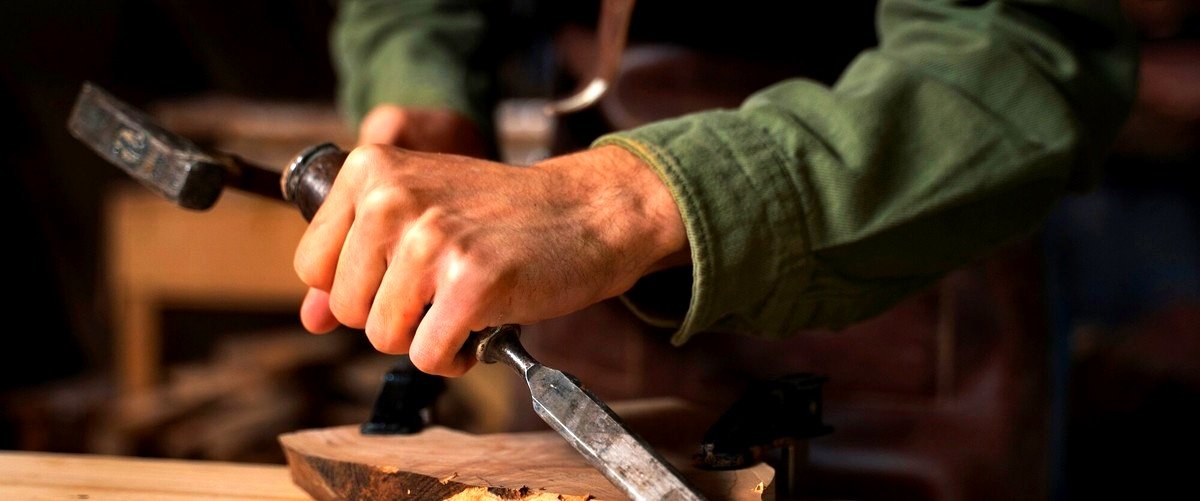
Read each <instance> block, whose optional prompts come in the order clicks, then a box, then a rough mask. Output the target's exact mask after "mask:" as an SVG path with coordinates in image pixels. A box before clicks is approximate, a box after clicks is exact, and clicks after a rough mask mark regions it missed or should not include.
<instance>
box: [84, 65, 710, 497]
mask: <svg viewBox="0 0 1200 501" xmlns="http://www.w3.org/2000/svg"><path fill="white" fill-rule="evenodd" d="M67 127H68V129H69V130H70V131H71V133H72V134H73V135H74V136H75V137H76V138H78V139H79V140H80V141H83V142H84V143H85V144H87V145H88V146H90V147H91V148H92V149H93V150H95V151H96V152H97V153H99V154H100V155H101V156H102V157H104V158H106V159H108V160H109V161H110V162H112V163H113V164H114V165H116V166H117V167H120V168H121V169H122V170H124V171H125V172H127V173H128V174H129V175H131V176H133V177H134V178H135V179H137V180H138V181H141V182H142V183H143V184H145V185H147V186H148V187H150V188H151V189H152V190H154V191H155V192H158V193H160V194H162V195H163V196H164V197H166V198H167V199H168V200H170V201H172V202H175V203H178V204H179V205H181V206H184V207H187V208H192V209H204V208H207V207H209V206H211V205H212V202H213V201H215V200H216V199H217V197H218V196H219V195H220V193H221V191H222V190H223V189H224V187H225V186H232V187H234V188H239V189H246V190H248V191H251V192H253V193H259V194H266V193H263V192H261V191H260V190H261V189H262V186H261V181H260V180H259V179H258V178H260V177H262V176H263V174H262V173H263V172H271V171H270V170H269V169H266V168H263V167H259V166H254V165H251V164H249V163H247V162H244V161H241V160H238V159H237V157H235V156H233V155H228V154H225V153H219V152H209V151H205V150H202V149H200V148H199V147H197V146H195V145H194V144H192V143H191V142H189V141H187V140H185V139H183V138H182V137H179V136H177V135H175V134H173V133H171V132H170V131H167V130H166V129H164V128H162V127H160V126H158V125H157V124H155V123H154V121H153V120H151V119H150V117H148V116H146V115H145V114H144V113H142V112H140V111H138V110H136V109H134V108H133V107H131V106H129V105H127V104H125V103H123V102H121V101H119V100H117V99H116V98H114V97H112V96H111V95H109V94H107V93H106V92H104V91H102V90H101V89H100V88H98V87H96V86H94V85H90V84H84V87H83V90H82V91H81V92H80V94H79V98H78V99H77V100H76V102H75V108H74V109H73V110H72V112H71V117H70V119H69V120H68V124H67ZM346 155H347V153H346V152H345V151H342V150H341V149H339V148H337V147H336V146H334V145H332V144H328V143H326V144H320V145H317V146H313V147H310V148H308V149H306V150H304V151H303V152H301V153H300V154H299V155H297V156H296V158H295V159H294V160H293V161H292V162H291V163H290V165H289V166H288V167H287V169H286V170H285V171H284V173H283V175H282V177H277V178H276V179H274V180H273V182H272V183H271V184H273V185H276V186H278V187H280V188H282V190H281V191H282V198H283V199H284V200H287V201H289V202H291V203H293V204H295V205H296V206H297V208H299V209H300V212H301V214H303V216H304V218H305V219H307V220H312V216H313V215H314V214H316V212H317V209H318V208H319V207H320V206H321V203H322V202H324V200H325V196H326V195H327V194H328V193H329V188H330V186H332V184H333V180H334V179H335V178H336V177H337V174H338V171H339V170H340V169H341V166H342V163H343V162H344V161H345V159H346ZM275 176H278V175H277V174H275ZM250 180H255V182H253V183H250V182H248V181H250ZM276 183H278V184H276ZM268 196H271V197H272V198H280V197H278V196H275V195H273V194H272V195H268ZM519 335H520V327H519V326H516V325H501V326H499V327H489V328H486V329H484V330H482V331H479V332H473V333H471V335H470V337H469V338H468V341H467V343H466V344H465V345H464V350H469V352H470V353H473V354H474V355H475V357H476V358H478V359H479V360H480V361H482V362H484V363H495V362H500V363H504V364H505V365H507V366H509V367H511V368H513V369H514V370H515V371H517V373H518V374H520V375H521V376H522V377H524V378H525V381H526V382H527V383H528V384H529V391H530V394H531V396H532V397H533V407H534V410H535V411H536V412H537V413H538V415H539V416H541V417H542V419H544V420H545V421H546V423H548V424H549V425H550V427H551V428H553V429H554V430H555V431H557V432H558V433H559V434H561V435H562V436H563V437H564V438H566V439H567V442H568V443H570V444H571V445H572V446H573V447H575V449H576V450H578V451H579V452H580V454H582V455H583V456H584V458H586V459H587V460H588V462H589V463H591V464H592V465H593V466H595V467H596V468H597V469H598V470H599V471H600V472H601V473H603V474H604V476H605V477H607V478H608V479H609V480H610V481H612V482H613V484H614V485H615V486H617V487H618V488H619V489H621V490H622V492H624V493H626V494H627V495H629V497H631V498H633V499H637V500H643V499H644V500H658V499H670V500H694V499H703V497H702V496H701V495H700V494H699V493H698V491H696V489H695V488H694V487H692V486H691V485H690V484H688V482H687V481H686V480H684V479H683V477H682V476H681V475H680V474H679V472H678V471H677V470H675V468H674V467H672V466H671V465H670V463H668V462H667V461H666V460H664V459H663V458H662V457H661V456H660V455H658V454H657V453H656V452H654V450H653V449H651V448H650V447H649V446H648V445H647V444H646V442H645V441H644V440H642V439H641V438H639V437H637V435H635V434H633V432H631V431H629V429H628V428H627V427H626V426H625V425H624V423H622V422H621V420H620V418H618V417H617V415H616V414H614V413H613V412H612V410H610V409H609V408H608V406H606V405H604V403H603V402H601V401H600V400H599V399H597V398H596V397H595V396H594V395H592V394H591V392H589V391H587V390H586V389H584V388H583V387H581V386H580V385H579V383H578V381H576V380H575V378H574V377H572V376H570V375H568V374H566V373H563V372H560V371H557V370H554V369H550V368H548V367H545V366H543V365H541V364H539V363H537V361H535V360H534V359H533V358H532V357H530V356H529V354H528V353H527V352H526V351H525V349H524V348H523V347H522V346H521V344H520V340H519Z"/></svg>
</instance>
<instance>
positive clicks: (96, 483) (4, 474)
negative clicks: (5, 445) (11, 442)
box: [0, 452, 309, 501]
mask: <svg viewBox="0 0 1200 501" xmlns="http://www.w3.org/2000/svg"><path fill="white" fill-rule="evenodd" d="M0 499H22V500H25V499H72V500H77V499H88V500H132V501H139V500H152V499H153V500H167V501H171V500H197V499H229V500H252V499H254V500H284V499H288V500H297V499H309V497H308V496H307V495H305V494H304V492H303V491H301V490H300V489H299V488H297V487H296V486H295V485H294V484H292V482H291V479H290V478H289V477H288V471H287V468H284V467H282V466H269V465H244V464H232V463H219V462H215V461H179V460H166V459H142V458H118V457H111V456H86V455H74V454H48V453H31V452H0Z"/></svg>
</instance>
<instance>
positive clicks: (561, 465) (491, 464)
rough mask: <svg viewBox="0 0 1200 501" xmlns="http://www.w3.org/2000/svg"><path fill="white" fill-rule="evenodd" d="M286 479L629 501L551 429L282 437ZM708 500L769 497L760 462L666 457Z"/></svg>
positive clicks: (424, 495) (346, 488) (422, 491)
mask: <svg viewBox="0 0 1200 501" xmlns="http://www.w3.org/2000/svg"><path fill="white" fill-rule="evenodd" d="M280 442H281V443H282V445H283V448H284V452H285V454H286V455H287V459H288V466H289V468H290V469H291V472H292V480H293V481H294V482H296V484H297V485H299V486H300V487H301V488H302V489H304V490H305V491H306V492H308V494H309V495H311V496H313V497H314V498H317V499H320V500H329V499H456V500H485V499H489V500H490V499H522V500H557V499H566V500H586V499H605V500H616V499H626V498H625V496H624V495H622V494H621V493H620V491H618V490H617V489H616V488H615V487H613V485H612V484H611V483H609V481H608V480H607V479H605V478H604V477H603V476H602V475H601V474H600V472H598V471H596V469H594V468H592V467H591V466H590V465H589V464H588V463H587V462H586V461H585V460H584V459H583V457H582V456H580V455H579V453H578V452H576V451H575V449H572V448H571V446H570V445H569V444H567V442H566V441H565V440H563V438H562V437H560V436H559V435H558V434H556V433H553V432H528V433H496V434H489V435H471V434H468V433H463V432H458V431H454V430H450V429H447V428H442V427H431V428H429V429H426V430H425V431H422V432H421V433H417V434H415V435H394V436H364V435H362V434H360V433H359V432H358V427H357V426H342V427H336V428H325V429H319V430H307V431H300V432H296V433H289V434H285V435H282V436H280ZM665 455H666V456H667V457H668V459H669V460H671V462H672V463H674V464H675V465H676V466H679V467H680V469H681V471H683V473H684V475H685V476H686V477H688V479H689V480H691V481H692V482H693V484H695V485H696V486H697V487H698V488H699V489H700V490H701V491H703V492H704V494H705V495H706V496H708V497H709V499H713V500H719V499H737V500H752V499H753V500H756V499H763V497H764V494H765V495H766V496H767V498H770V497H771V494H772V493H773V489H772V488H771V481H772V480H773V478H774V470H773V469H772V468H771V467H770V466H767V465H765V464H760V465H756V466H753V467H750V468H746V469H742V470H734V471H723V472H713V471H704V470H698V469H695V468H693V467H691V466H690V464H689V457H688V456H687V454H671V453H669V452H668V453H666V454H665Z"/></svg>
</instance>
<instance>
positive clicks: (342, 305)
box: [329, 287, 367, 329]
mask: <svg viewBox="0 0 1200 501" xmlns="http://www.w3.org/2000/svg"><path fill="white" fill-rule="evenodd" d="M329 311H330V312H332V313H333V317H334V318H336V319H338V322H341V323H342V325H345V326H347V327H353V328H356V329H361V328H362V327H363V326H365V325H366V322H367V309H366V308H364V307H363V305H361V304H358V302H357V301H355V300H354V299H353V298H351V297H349V294H345V293H342V292H340V291H338V290H336V287H335V290H334V291H332V292H331V293H330V294H329Z"/></svg>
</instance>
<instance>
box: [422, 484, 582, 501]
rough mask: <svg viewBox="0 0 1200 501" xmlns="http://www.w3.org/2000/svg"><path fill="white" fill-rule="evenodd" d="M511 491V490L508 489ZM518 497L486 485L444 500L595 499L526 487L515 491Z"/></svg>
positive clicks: (539, 500) (554, 500)
mask: <svg viewBox="0 0 1200 501" xmlns="http://www.w3.org/2000/svg"><path fill="white" fill-rule="evenodd" d="M509 492H512V491H509ZM514 494H516V495H517V496H518V497H515V498H514V497H512V495H511V494H510V495H507V496H505V495H500V494H497V493H495V492H492V491H490V490H488V488H487V487H468V488H466V489H463V490H462V491H461V492H458V493H456V494H454V495H453V496H450V497H448V498H446V500H445V501H501V500H504V501H512V500H513V499H517V500H520V501H595V499H596V498H594V497H592V496H591V495H590V494H585V495H583V496H570V495H564V494H553V493H549V492H539V493H531V492H529V489H528V488H522V489H521V490H519V491H517V492H515V493H514Z"/></svg>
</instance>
